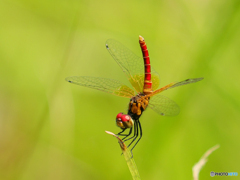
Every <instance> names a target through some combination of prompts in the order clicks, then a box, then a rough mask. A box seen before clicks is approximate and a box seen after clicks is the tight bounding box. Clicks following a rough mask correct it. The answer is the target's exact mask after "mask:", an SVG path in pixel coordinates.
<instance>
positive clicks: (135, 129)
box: [122, 123, 137, 142]
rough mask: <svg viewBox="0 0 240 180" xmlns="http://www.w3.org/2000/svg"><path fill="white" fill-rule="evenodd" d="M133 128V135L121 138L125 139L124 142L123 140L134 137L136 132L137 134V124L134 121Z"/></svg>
mask: <svg viewBox="0 0 240 180" xmlns="http://www.w3.org/2000/svg"><path fill="white" fill-rule="evenodd" d="M133 128H134V134H133V136H132V137H130V138H128V139H126V138H127V137H124V138H123V139H122V140H124V139H126V140H124V142H125V141H128V140H130V139H132V138H134V137H135V136H136V134H137V124H136V123H134V126H133ZM129 135H130V134H129Z"/></svg>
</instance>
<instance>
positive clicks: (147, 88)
mask: <svg viewBox="0 0 240 180" xmlns="http://www.w3.org/2000/svg"><path fill="white" fill-rule="evenodd" d="M139 44H140V46H141V49H142V54H143V60H144V67H145V77H144V85H143V93H144V94H145V95H147V94H151V93H152V78H151V65H150V59H149V54H148V49H147V45H146V43H145V41H144V38H143V37H142V36H139Z"/></svg>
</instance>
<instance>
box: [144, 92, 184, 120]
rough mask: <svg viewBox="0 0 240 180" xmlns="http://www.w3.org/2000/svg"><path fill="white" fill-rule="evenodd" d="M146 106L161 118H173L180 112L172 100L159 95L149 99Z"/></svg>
mask: <svg viewBox="0 0 240 180" xmlns="http://www.w3.org/2000/svg"><path fill="white" fill-rule="evenodd" d="M148 106H149V107H150V108H151V109H152V110H154V111H155V112H157V113H158V114H160V115H162V116H175V115H178V114H179V112H180V109H179V106H178V105H177V104H176V103H175V102H174V101H173V100H171V99H169V98H167V97H165V96H163V95H161V94H158V95H156V96H153V97H151V98H150V100H149V105H148Z"/></svg>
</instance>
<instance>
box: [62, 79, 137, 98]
mask: <svg viewBox="0 0 240 180" xmlns="http://www.w3.org/2000/svg"><path fill="white" fill-rule="evenodd" d="M66 81H68V82H70V83H73V84H77V85H80V86H85V87H89V88H92V89H97V90H100V91H103V92H107V93H110V94H114V95H116V96H121V97H127V98H131V97H132V96H134V90H132V89H131V88H129V87H128V86H126V85H124V84H122V83H121V82H120V81H117V80H114V79H107V78H99V77H89V76H72V77H67V78H66Z"/></svg>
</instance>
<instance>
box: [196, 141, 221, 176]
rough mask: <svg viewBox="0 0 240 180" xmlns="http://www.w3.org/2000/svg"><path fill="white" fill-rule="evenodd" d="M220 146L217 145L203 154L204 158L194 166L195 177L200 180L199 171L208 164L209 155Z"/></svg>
mask: <svg viewBox="0 0 240 180" xmlns="http://www.w3.org/2000/svg"><path fill="white" fill-rule="evenodd" d="M219 147H220V146H219V145H216V146H214V147H212V148H210V149H209V150H208V151H207V152H206V153H205V154H204V155H203V156H202V158H201V159H200V160H199V161H198V163H197V164H195V165H194V166H193V168H192V171H193V179H194V180H198V176H199V172H200V171H201V169H202V167H203V166H204V165H205V164H206V162H207V157H208V156H209V155H210V154H211V153H212V152H213V151H215V150H216V149H218V148H219Z"/></svg>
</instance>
